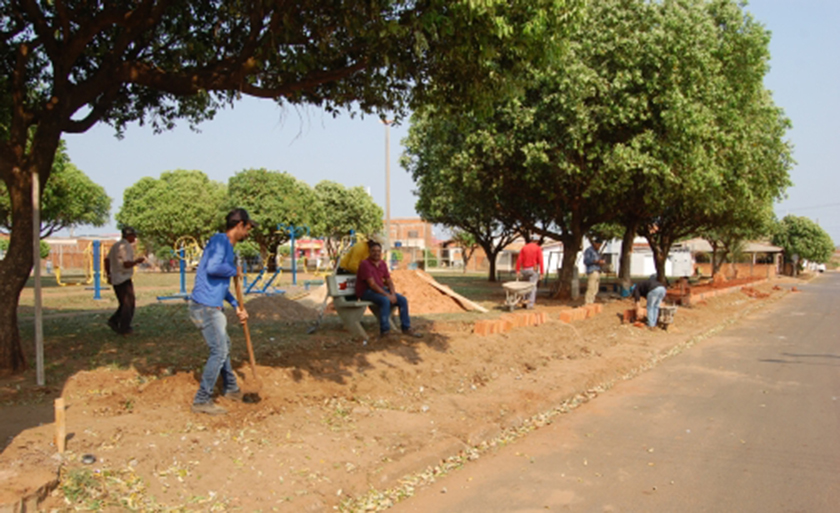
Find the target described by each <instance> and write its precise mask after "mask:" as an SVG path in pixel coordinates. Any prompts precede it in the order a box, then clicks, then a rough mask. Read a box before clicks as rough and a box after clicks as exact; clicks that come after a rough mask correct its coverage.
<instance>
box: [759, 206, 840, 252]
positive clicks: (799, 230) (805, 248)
mask: <svg viewBox="0 0 840 513" xmlns="http://www.w3.org/2000/svg"><path fill="white" fill-rule="evenodd" d="M773 244H775V245H777V246H781V247H782V248H784V250H785V261H787V262H791V261H793V260H792V257H793V255H799V259H800V261H801V260H809V261H811V262H818V263H826V262H828V261H829V260H831V257H832V256H833V255H834V242H833V241H832V240H831V236H830V235H828V233H827V232H826V231H825V230H823V229H822V228H821V227H820V225H818V224H817V223H815V222H814V221H812V220H810V219H809V218H807V217H800V216H793V215H787V216H785V217H784V218H783V219H782V220H781V221H780V222H779V223H778V225H777V227H776V229H775V234H774V235H773Z"/></svg>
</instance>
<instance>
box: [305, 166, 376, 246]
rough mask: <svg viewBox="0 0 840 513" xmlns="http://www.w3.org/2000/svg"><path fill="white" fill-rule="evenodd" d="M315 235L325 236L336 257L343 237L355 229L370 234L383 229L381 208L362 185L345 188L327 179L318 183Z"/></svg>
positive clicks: (314, 217)
mask: <svg viewBox="0 0 840 513" xmlns="http://www.w3.org/2000/svg"><path fill="white" fill-rule="evenodd" d="M315 197H316V198H317V204H316V205H315V206H313V210H314V212H313V219H314V223H313V224H314V226H313V230H312V233H313V235H316V236H320V237H324V238H325V245H326V248H327V255H329V258H330V259H331V260H335V258H336V256H337V255H336V253H337V252H338V243H339V242H340V241H341V238H342V237H344V236H346V235H348V234H349V233H350V231H355V233H357V234H359V235H369V234H373V233H376V232H378V231H380V230H382V227H383V222H382V217H383V212H382V208H381V207H380V206H379V205H377V204H376V203H374V201H373V198H371V197H370V195H369V194H368V193H367V191H365V189H364V188H363V187H344V186H343V185H341V184H339V183H336V182H331V181H329V180H324V181H322V182H319V183H318V184H317V185H315Z"/></svg>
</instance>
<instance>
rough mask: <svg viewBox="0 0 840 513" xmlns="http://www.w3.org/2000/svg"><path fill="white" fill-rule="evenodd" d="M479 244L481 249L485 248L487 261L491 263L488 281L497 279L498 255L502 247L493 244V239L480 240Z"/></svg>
mask: <svg viewBox="0 0 840 513" xmlns="http://www.w3.org/2000/svg"><path fill="white" fill-rule="evenodd" d="M478 244H479V246H481V249H483V250H484V254H485V255H487V263H488V264H490V271H489V272H488V274H487V281H492V282H495V281H496V257H497V256H498V255H499V251H501V248H497V247H495V246H494V245H493V241H492V240H491V241H489V242H479V243H478Z"/></svg>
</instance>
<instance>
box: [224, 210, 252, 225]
mask: <svg viewBox="0 0 840 513" xmlns="http://www.w3.org/2000/svg"><path fill="white" fill-rule="evenodd" d="M225 221H226V222H227V225H228V226H230V225H231V224H239V223H240V222H244V223H245V224H250V225H251V226H253V227H257V226H259V224H257V222H256V221H254V220H253V219H251V216H249V215H248V211H247V210H245V209H244V208H235V209H233V210H231V211H230V213H228V215H227V218H226V219H225Z"/></svg>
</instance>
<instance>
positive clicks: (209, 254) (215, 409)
mask: <svg viewBox="0 0 840 513" xmlns="http://www.w3.org/2000/svg"><path fill="white" fill-rule="evenodd" d="M253 226H256V223H254V222H253V221H251V219H250V218H249V217H248V212H247V211H246V210H244V209H241V208H236V209H233V210H231V211H230V213H229V214H228V215H227V218H226V219H225V232H224V233H217V234H216V235H214V236H213V237H211V238H210V240H209V241H208V242H207V247H206V248H204V254H203V255H202V256H201V262H200V263H199V264H198V270H197V271H196V273H195V286H194V287H193V291H192V294H191V295H190V320H192V322H193V324H195V325H196V327H198V329H200V330H201V334H202V335H203V336H204V341H205V342H207V346H208V347H209V348H210V356H209V357H208V358H207V363H206V364H205V365H204V373H203V374H202V376H201V384H200V385H199V387H198V392H197V393H196V394H195V399H193V404H192V411H193V412H195V413H207V414H208V415H222V414H225V413H227V410H225V409H224V408H222V407H221V406H219V405H217V404H215V403H214V402H213V389H214V388H215V387H216V381H217V380H218V378H219V375H221V376H222V385H223V388H222V390H223V392H222V393H223V397H225V398H227V399H231V400H234V401H242V391H241V390H240V389H239V385H237V383H236V375H235V374H234V373H233V368H232V367H231V364H230V337H229V336H228V334H227V318H226V317H225V314H224V312H222V304H223V302H224V301H227V302H228V303H230V305H231V306H232V307H234V308H235V309H236V315H237V317H239V322H245V321H246V320H247V319H248V312H246V311H245V307H244V305H240V304H239V303H237V302H236V299H235V298H234V297H233V294H231V293H230V279H231V278H232V277H234V276H236V257H235V255H234V253H233V246H235V245H236V243H238V242H241V241H243V240H244V239H245V238H246V237H247V236H248V233H249V232H250V231H251V228H252V227H253Z"/></svg>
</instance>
